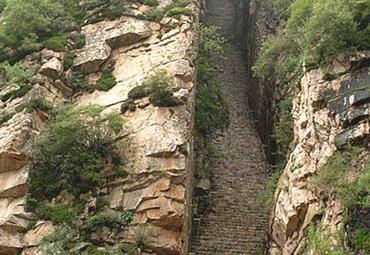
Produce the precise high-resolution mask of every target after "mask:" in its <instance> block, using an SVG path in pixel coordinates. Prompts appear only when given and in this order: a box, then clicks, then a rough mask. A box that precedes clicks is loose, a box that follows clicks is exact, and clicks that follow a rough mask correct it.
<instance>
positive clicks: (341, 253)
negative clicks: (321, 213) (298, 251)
mask: <svg viewBox="0 0 370 255" xmlns="http://www.w3.org/2000/svg"><path fill="white" fill-rule="evenodd" d="M307 238H308V240H307V247H306V249H308V250H311V251H314V253H313V254H317V255H351V254H352V253H351V252H350V251H349V249H348V248H347V247H345V245H344V240H343V238H342V237H341V235H340V233H337V234H336V235H334V236H332V235H329V234H325V233H324V231H323V230H322V226H321V224H320V223H313V224H311V225H310V226H309V227H308V233H307ZM332 239H336V240H337V241H338V244H337V245H335V246H333V243H332Z"/></svg>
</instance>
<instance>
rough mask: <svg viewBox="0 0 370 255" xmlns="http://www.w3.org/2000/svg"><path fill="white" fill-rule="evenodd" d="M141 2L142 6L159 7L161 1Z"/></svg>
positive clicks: (147, 0)
mask: <svg viewBox="0 0 370 255" xmlns="http://www.w3.org/2000/svg"><path fill="white" fill-rule="evenodd" d="M139 2H140V3H141V4H146V5H149V6H157V5H159V1H158V0H139Z"/></svg>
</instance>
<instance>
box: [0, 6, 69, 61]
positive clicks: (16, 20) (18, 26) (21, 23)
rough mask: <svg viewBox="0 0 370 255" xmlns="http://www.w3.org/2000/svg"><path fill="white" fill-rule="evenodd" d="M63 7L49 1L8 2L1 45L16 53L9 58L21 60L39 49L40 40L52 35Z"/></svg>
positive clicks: (0, 40) (0, 38)
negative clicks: (55, 20)
mask: <svg viewBox="0 0 370 255" xmlns="http://www.w3.org/2000/svg"><path fill="white" fill-rule="evenodd" d="M61 8H62V7H61V5H59V4H58V3H55V2H53V3H52V2H51V1H48V0H8V1H7V4H6V7H5V9H4V11H3V13H2V16H3V19H4V21H3V23H2V26H1V29H0V44H1V45H2V46H3V47H11V48H13V49H14V51H13V52H12V53H11V55H10V56H9V57H12V58H18V59H19V58H21V57H23V56H24V55H25V54H27V53H29V52H30V51H32V50H35V49H38V46H39V45H38V40H39V38H41V37H42V36H45V35H47V34H50V33H51V32H52V28H53V21H54V19H55V18H56V17H57V15H58V12H59V10H60V9H61Z"/></svg>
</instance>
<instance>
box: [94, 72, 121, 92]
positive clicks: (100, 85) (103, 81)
mask: <svg viewBox="0 0 370 255" xmlns="http://www.w3.org/2000/svg"><path fill="white" fill-rule="evenodd" d="M116 84H117V81H116V78H115V77H114V76H113V74H112V69H107V70H105V71H103V73H102V76H101V77H100V79H99V80H98V82H97V83H96V88H97V89H98V90H103V91H108V90H110V89H111V88H113V87H114V86H115V85H116Z"/></svg>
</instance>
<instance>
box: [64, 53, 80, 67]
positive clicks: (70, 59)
mask: <svg viewBox="0 0 370 255" xmlns="http://www.w3.org/2000/svg"><path fill="white" fill-rule="evenodd" d="M76 57H77V55H76V53H74V52H68V53H67V54H66V55H65V57H64V59H63V66H64V70H68V69H70V68H71V67H72V66H73V64H74V60H75V58H76Z"/></svg>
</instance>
